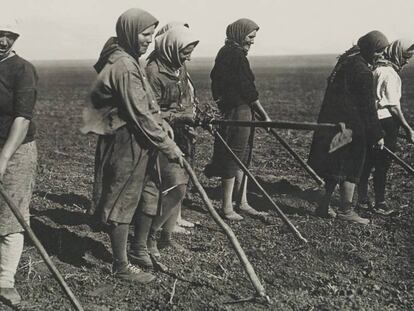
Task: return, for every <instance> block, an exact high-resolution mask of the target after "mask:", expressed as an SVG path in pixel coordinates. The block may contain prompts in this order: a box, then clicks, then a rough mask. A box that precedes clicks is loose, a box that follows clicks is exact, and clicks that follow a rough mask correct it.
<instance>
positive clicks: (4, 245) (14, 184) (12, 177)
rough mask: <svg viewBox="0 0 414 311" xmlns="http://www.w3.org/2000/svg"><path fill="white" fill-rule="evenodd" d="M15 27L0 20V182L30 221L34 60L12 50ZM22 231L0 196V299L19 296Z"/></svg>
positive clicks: (34, 150)
mask: <svg viewBox="0 0 414 311" xmlns="http://www.w3.org/2000/svg"><path fill="white" fill-rule="evenodd" d="M3 22H4V21H3ZM16 27H17V23H16V22H15V21H12V22H10V23H4V24H2V25H0V184H1V185H2V187H3V189H4V190H5V191H6V192H7V194H9V195H10V197H11V198H12V200H13V201H14V203H15V204H16V206H17V208H18V209H19V211H20V212H21V213H22V215H23V217H24V219H25V220H26V222H27V223H29V204H30V199H31V196H32V192H33V187H34V182H35V175H36V167H37V148H36V142H35V124H34V122H33V121H32V117H33V109H34V106H35V103H36V96H37V80H38V77H37V74H36V71H35V68H34V67H33V65H32V64H31V63H29V62H28V61H26V60H24V59H23V58H21V57H20V56H18V55H17V54H16V53H15V52H14V51H13V44H14V42H15V41H16V40H17V38H18V37H19V32H18V31H17V29H16ZM23 231H24V230H23V228H22V226H21V225H20V223H19V222H18V221H17V219H16V217H15V216H14V214H13V213H12V212H11V210H10V209H9V207H8V205H7V204H6V202H5V201H4V200H3V198H0V299H2V300H3V301H5V302H6V303H8V304H10V305H16V304H19V303H20V301H21V297H20V295H19V293H18V292H17V290H16V288H15V284H14V276H15V274H16V270H17V266H18V264H19V261H20V257H21V255H22V251H23Z"/></svg>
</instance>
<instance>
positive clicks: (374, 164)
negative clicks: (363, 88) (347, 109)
mask: <svg viewBox="0 0 414 311" xmlns="http://www.w3.org/2000/svg"><path fill="white" fill-rule="evenodd" d="M413 54H414V44H413V42H408V41H406V40H396V41H394V42H392V43H391V44H390V45H389V46H388V47H386V48H385V50H384V52H383V54H382V55H381V57H379V58H378V59H377V60H376V62H375V64H374V68H375V69H374V71H373V75H374V85H375V95H376V99H375V102H376V108H377V112H378V118H379V120H380V123H381V127H382V129H383V131H384V133H385V136H384V141H385V143H384V144H385V146H386V147H387V148H388V149H390V150H392V151H394V150H395V147H396V144H397V136H398V130H399V128H400V126H402V128H403V129H404V130H405V132H406V135H407V139H408V141H409V142H411V143H414V131H413V129H412V128H411V127H410V125H409V124H408V122H407V120H406V119H405V117H404V114H403V112H402V110H401V104H400V100H401V91H402V90H401V78H400V75H399V74H400V72H401V70H402V68H403V67H404V66H405V65H406V64H407V63H408V60H409V59H410V58H411V57H412V56H413ZM390 164H391V158H390V157H389V156H388V155H387V154H386V153H385V151H383V150H377V149H375V148H368V152H367V156H366V161H365V165H364V170H363V172H362V175H361V180H360V183H359V185H358V207H360V208H361V209H369V208H371V203H370V200H369V198H368V179H369V176H370V174H371V171H372V169H373V168H374V172H373V177H374V193H375V205H374V206H373V208H374V211H376V212H377V213H379V214H382V215H389V214H391V213H392V212H393V210H392V209H391V207H390V206H388V205H387V203H386V201H385V184H386V180H387V172H388V169H389V167H390Z"/></svg>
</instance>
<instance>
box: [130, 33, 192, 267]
mask: <svg viewBox="0 0 414 311" xmlns="http://www.w3.org/2000/svg"><path fill="white" fill-rule="evenodd" d="M197 44H198V40H197V39H196V38H195V37H194V36H193V34H192V32H191V31H190V30H189V29H188V27H185V26H182V25H176V26H174V27H172V28H171V29H169V30H167V31H165V32H163V33H162V34H161V35H159V36H156V38H155V50H154V52H153V53H152V54H151V55H150V57H149V59H148V64H147V67H146V73H147V76H148V81H149V82H150V84H151V86H152V88H153V90H154V92H155V95H156V99H157V101H158V103H159V105H160V106H161V111H162V116H163V118H164V119H165V120H166V121H167V122H168V123H169V124H170V125H171V127H172V128H173V132H174V140H175V142H176V143H177V145H178V146H179V147H180V149H181V150H182V151H183V152H184V154H185V156H186V157H187V158H189V157H191V155H192V154H193V152H194V139H195V131H194V128H193V127H192V126H191V125H192V123H193V120H194V116H195V115H194V113H195V109H194V108H195V97H194V96H195V94H194V86H193V83H192V81H191V79H190V77H189V75H188V72H187V68H186V67H185V62H187V61H189V60H191V53H192V52H193V50H194V48H195V47H196V46H197ZM159 161H160V175H161V189H162V191H163V192H162V194H161V198H160V197H159V196H160V194H159V192H158V191H157V190H156V188H155V187H154V189H153V191H149V190H150V189H147V188H146V191H144V193H143V198H142V202H141V203H143V204H142V207H143V208H142V209H141V210H140V212H139V214H138V217H137V218H136V223H135V238H134V241H133V242H132V243H131V251H130V258H131V259H132V258H133V259H134V260H135V262H137V263H138V264H140V265H141V266H145V267H152V261H151V259H150V257H149V253H148V251H149V252H150V253H151V254H153V255H154V256H159V251H158V248H157V242H156V236H157V232H158V231H159V230H160V229H161V227H162V231H161V238H160V241H159V244H158V245H159V246H160V247H163V248H164V247H169V246H178V245H176V243H173V242H172V240H171V236H172V232H173V229H174V227H175V224H176V221H177V216H178V212H179V210H180V207H181V202H182V200H183V198H184V196H185V193H186V188H187V183H188V179H189V177H188V175H187V173H186V172H185V171H184V169H183V168H182V167H180V166H179V165H178V164H177V163H171V162H168V160H167V159H166V158H165V157H164V156H163V155H160V158H159ZM147 190H148V191H147ZM159 199H161V208H160V210H157V208H156V207H157V206H156V204H145V202H155V203H156V202H158V200H159ZM154 207H155V208H154Z"/></svg>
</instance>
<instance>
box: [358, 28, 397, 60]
mask: <svg viewBox="0 0 414 311" xmlns="http://www.w3.org/2000/svg"><path fill="white" fill-rule="evenodd" d="M357 44H358V46H359V48H360V50H361V55H362V56H363V57H364V58H365V60H366V61H368V62H369V63H371V62H372V57H373V56H374V53H375V52H379V51H381V50H382V49H384V48H385V47H386V46H387V45H388V44H389V42H388V39H387V37H386V36H385V35H384V34H383V33H382V32H380V31H378V30H373V31H370V32H369V33H367V34H366V35H365V36H362V37H361V38H359V40H358V43H357Z"/></svg>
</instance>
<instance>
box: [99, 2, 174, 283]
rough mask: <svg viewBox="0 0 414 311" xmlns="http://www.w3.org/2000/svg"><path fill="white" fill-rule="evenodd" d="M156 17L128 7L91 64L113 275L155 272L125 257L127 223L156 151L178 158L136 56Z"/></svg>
mask: <svg viewBox="0 0 414 311" xmlns="http://www.w3.org/2000/svg"><path fill="white" fill-rule="evenodd" d="M157 24H158V21H157V20H156V19H155V18H154V17H153V16H152V15H151V14H150V13H148V12H146V11H143V10H140V9H130V10H128V11H126V12H124V13H123V14H122V15H121V16H120V17H119V18H118V21H117V23H116V34H117V37H116V38H110V39H109V40H108V42H107V43H106V44H105V46H104V48H103V50H102V52H101V55H100V58H99V60H98V62H97V64H96V65H95V69H96V70H97V72H98V76H97V78H96V81H95V83H94V84H93V87H92V93H91V100H92V104H93V107H94V108H95V109H97V110H99V111H101V112H102V115H103V116H104V119H105V120H106V121H108V122H106V124H107V127H106V128H105V131H104V132H103V133H102V132H98V134H100V135H99V138H98V143H97V149H96V158H95V182H94V197H93V199H94V209H95V210H94V213H95V216H97V217H98V218H99V219H100V220H101V222H103V223H105V224H109V225H110V229H109V236H110V239H111V245H112V251H113V266H112V270H113V274H114V276H115V277H118V278H121V279H126V280H132V281H137V282H141V283H147V282H150V281H152V280H153V279H154V276H153V275H152V274H149V273H145V272H143V271H141V270H140V269H139V268H137V267H136V266H133V265H131V264H129V262H128V260H127V250H126V247H127V238H128V229H129V224H130V223H131V220H132V218H133V215H134V213H135V212H136V209H137V207H138V203H139V201H140V199H141V194H142V192H143V191H145V190H144V188H145V184H146V182H147V181H149V182H153V183H154V182H155V180H156V179H157V176H158V175H157V170H156V159H157V155H158V152H159V151H160V152H161V153H162V154H164V155H165V157H166V158H167V159H168V160H169V161H178V162H180V163H181V161H182V152H181V151H180V149H179V148H178V147H177V145H176V144H175V143H174V141H173V140H172V139H171V138H170V137H169V136H168V134H167V130H168V129H170V128H169V126H168V124H166V123H165V122H163V120H162V118H161V113H160V107H159V106H158V104H157V102H156V99H155V95H154V94H153V92H152V89H151V86H150V85H149V83H148V81H147V78H146V75H145V73H144V70H143V69H142V68H141V67H140V64H139V62H138V58H139V57H140V56H141V55H142V54H144V53H145V52H146V50H147V48H148V45H149V44H150V43H151V42H152V36H153V34H154V30H155V27H156V26H157Z"/></svg>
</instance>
